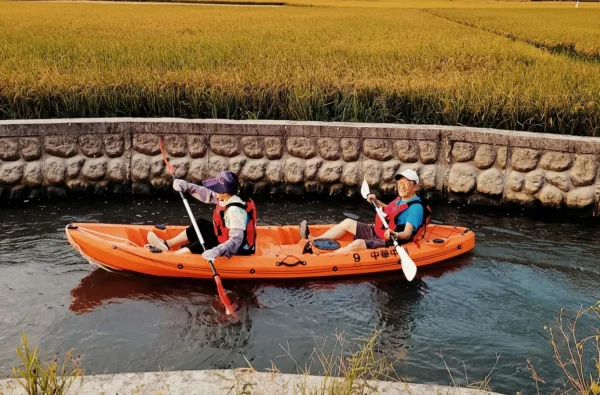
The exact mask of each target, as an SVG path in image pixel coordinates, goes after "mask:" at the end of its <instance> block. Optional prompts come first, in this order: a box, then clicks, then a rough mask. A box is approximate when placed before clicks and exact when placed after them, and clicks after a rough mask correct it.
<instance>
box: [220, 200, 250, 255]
mask: <svg viewBox="0 0 600 395" xmlns="http://www.w3.org/2000/svg"><path fill="white" fill-rule="evenodd" d="M229 207H240V208H243V209H244V210H246V213H248V223H247V224H246V230H245V231H244V241H243V242H242V245H241V246H240V248H239V249H238V251H237V252H236V254H237V255H251V254H254V252H255V250H256V206H255V205H254V202H253V201H252V199H248V201H247V202H246V204H242V203H229V204H227V205H225V206H221V205H220V204H217V207H216V208H215V211H213V227H214V230H215V235H216V236H217V240H218V241H219V243H225V242H226V241H227V240H229V228H228V227H226V226H225V211H227V209H228V208H229Z"/></svg>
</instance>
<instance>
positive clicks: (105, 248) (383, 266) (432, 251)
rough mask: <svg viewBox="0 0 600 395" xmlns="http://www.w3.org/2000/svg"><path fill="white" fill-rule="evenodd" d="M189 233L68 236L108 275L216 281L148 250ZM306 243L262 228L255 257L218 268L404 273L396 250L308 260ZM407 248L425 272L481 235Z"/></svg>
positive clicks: (72, 228)
mask: <svg viewBox="0 0 600 395" xmlns="http://www.w3.org/2000/svg"><path fill="white" fill-rule="evenodd" d="M331 226H333V225H311V227H310V231H311V234H312V235H313V236H319V235H321V234H323V233H324V232H325V231H326V230H327V229H329V228H330V227H331ZM161 228H162V227H161ZM184 229H185V227H184V226H167V227H164V229H158V228H157V227H154V226H152V225H116V224H98V223H73V224H69V225H68V226H67V227H66V229H65V232H66V236H67V239H68V241H69V243H70V244H71V246H72V247H73V248H74V249H75V250H76V251H78V252H79V253H80V254H81V255H82V256H83V257H84V258H86V259H87V260H88V261H89V262H90V263H93V264H96V265H98V266H100V267H103V268H104V269H107V270H126V271H131V272H137V273H143V274H147V275H152V276H162V277H184V278H203V279H210V278H212V277H213V273H212V271H211V269H210V266H209V265H208V263H207V261H206V260H205V259H204V258H202V256H201V255H195V254H175V253H174V252H172V251H169V252H160V253H156V252H152V251H151V250H150V249H149V248H147V247H145V245H146V243H147V242H146V240H147V234H148V232H150V231H152V232H154V233H156V234H157V235H158V236H159V237H161V238H163V239H168V238H171V237H173V236H175V235H177V234H179V233H180V232H181V231H183V230H184ZM352 237H353V236H352V235H350V234H347V235H346V236H344V238H342V239H341V240H339V242H340V244H341V245H342V246H344V245H347V244H348V243H350V242H351V241H352ZM306 242H307V241H306V240H301V239H300V234H299V230H298V226H258V227H257V248H256V253H255V254H254V255H251V256H237V255H236V256H233V257H231V258H229V259H227V258H224V257H221V258H218V259H216V260H215V261H214V266H215V268H216V270H217V272H218V273H219V275H220V276H221V278H223V279H283V278H319V277H336V276H350V275H358V274H369V273H380V272H393V271H399V270H402V265H401V262H400V259H399V257H398V253H397V251H396V250H395V248H394V247H393V246H391V247H387V248H379V249H373V250H360V251H353V252H350V253H341V254H340V253H337V254H336V253H335V251H328V250H319V249H318V248H316V247H313V249H312V250H313V253H312V254H310V253H306V254H303V253H302V252H303V250H304V247H305V245H306ZM402 247H403V248H405V249H406V251H407V252H408V255H409V256H410V257H411V259H412V260H413V261H414V262H415V264H416V265H417V266H418V267H422V266H428V265H432V264H435V263H439V262H442V261H446V260H448V259H450V258H454V257H456V256H459V255H462V254H465V253H466V252H468V251H470V250H472V249H473V248H474V247H475V235H474V233H473V232H472V231H470V230H469V229H467V228H460V227H455V226H446V225H434V224H430V225H428V226H427V230H426V232H425V237H424V238H423V239H422V240H419V241H417V242H413V243H408V244H405V245H403V246H402Z"/></svg>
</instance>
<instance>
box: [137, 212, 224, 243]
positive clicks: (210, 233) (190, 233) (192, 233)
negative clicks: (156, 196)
mask: <svg viewBox="0 0 600 395" xmlns="http://www.w3.org/2000/svg"><path fill="white" fill-rule="evenodd" d="M196 223H197V224H198V229H199V230H200V233H201V234H202V238H203V239H204V243H205V245H206V248H207V249H210V248H213V247H216V246H217V245H218V244H219V241H218V240H217V236H215V233H214V229H213V226H212V222H211V221H208V220H206V219H204V218H200V219H199V220H197V221H196ZM188 241H189V242H192V243H194V242H198V243H199V241H198V235H196V230H195V229H194V228H193V227H192V226H190V227H188V228H187V229H186V230H184V231H183V232H181V233H179V234H178V235H177V236H175V237H173V238H171V239H169V240H162V239H161V238H160V237H158V236H157V235H156V234H155V233H154V232H148V243H150V244H152V246H153V247H155V248H158V249H160V250H162V251H168V250H169V248H171V247H174V246H177V245H180V244H183V243H186V242H188ZM200 248H202V247H201V246H200ZM188 251H189V250H188Z"/></svg>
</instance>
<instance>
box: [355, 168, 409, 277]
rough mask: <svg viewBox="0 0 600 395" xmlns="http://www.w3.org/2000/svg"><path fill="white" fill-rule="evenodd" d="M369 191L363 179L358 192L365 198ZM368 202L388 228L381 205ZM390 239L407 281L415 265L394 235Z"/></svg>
mask: <svg viewBox="0 0 600 395" xmlns="http://www.w3.org/2000/svg"><path fill="white" fill-rule="evenodd" d="M369 193H371V191H370V190H369V184H367V180H366V179H364V180H363V183H362V186H361V188H360V194H361V195H362V197H363V198H365V200H366V199H367V196H368V195H369ZM370 202H371V204H372V205H373V207H375V211H376V212H377V215H379V218H381V222H383V226H385V228H386V229H388V230H389V229H390V227H389V225H388V223H387V221H386V220H385V216H384V215H383V210H382V209H381V207H378V206H377V204H375V202H374V201H372V200H371V201H370ZM392 241H393V242H394V246H396V251H398V255H399V256H400V262H401V264H402V271H403V272H404V275H405V276H406V279H407V280H408V281H412V280H413V278H415V274H417V265H415V263H414V262H413V260H412V259H410V257H409V256H408V253H407V252H406V250H405V249H404V248H402V247H400V245H399V244H398V240H396V238H395V237H394V236H392Z"/></svg>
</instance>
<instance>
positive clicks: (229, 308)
mask: <svg viewBox="0 0 600 395" xmlns="http://www.w3.org/2000/svg"><path fill="white" fill-rule="evenodd" d="M158 145H159V147H160V153H161V154H162V157H163V160H164V161H165V164H166V165H167V168H168V169H169V173H171V177H173V180H174V179H175V169H173V166H171V164H170V163H169V161H168V160H167V155H166V154H165V147H164V146H163V139H162V136H161V137H159V138H158ZM178 192H179V196H181V199H182V200H183V205H184V206H185V209H186V211H187V213H188V216H189V217H190V221H192V227H193V228H194V230H195V231H196V235H197V236H198V240H199V241H200V244H201V245H202V249H203V250H204V251H206V246H205V245H204V239H203V238H202V233H200V229H199V228H198V224H197V223H196V219H195V218H194V215H193V214H192V209H191V208H190V205H189V203H188V201H187V199H186V198H185V195H184V194H183V192H181V191H178ZM207 262H208V264H209V265H210V270H212V273H213V278H214V279H215V283H216V284H217V292H218V293H219V298H220V299H221V301H222V302H223V304H224V305H225V312H226V313H227V314H228V315H232V314H234V308H233V305H232V304H231V301H230V300H229V297H228V296H227V293H226V292H225V288H223V283H222V282H221V277H220V276H219V274H218V273H217V270H216V269H215V265H214V264H213V262H212V261H208V260H207Z"/></svg>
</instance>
